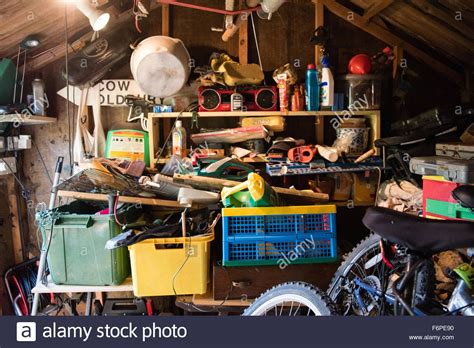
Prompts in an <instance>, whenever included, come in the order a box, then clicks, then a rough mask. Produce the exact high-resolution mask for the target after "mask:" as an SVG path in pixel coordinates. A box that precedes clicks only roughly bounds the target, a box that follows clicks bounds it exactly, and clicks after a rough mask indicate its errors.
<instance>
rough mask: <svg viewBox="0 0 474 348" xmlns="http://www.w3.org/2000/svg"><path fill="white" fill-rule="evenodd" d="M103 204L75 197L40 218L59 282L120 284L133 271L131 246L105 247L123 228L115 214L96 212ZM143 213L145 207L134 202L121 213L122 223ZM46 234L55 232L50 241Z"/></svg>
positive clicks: (54, 277) (51, 265) (52, 271)
mask: <svg viewBox="0 0 474 348" xmlns="http://www.w3.org/2000/svg"><path fill="white" fill-rule="evenodd" d="M101 208H103V207H101ZM101 208H98V207H97V206H92V205H89V204H87V203H84V202H81V201H75V202H72V203H71V204H68V205H63V206H61V207H59V208H57V209H56V210H54V213H53V215H52V218H51V219H48V221H44V220H43V221H41V220H40V223H41V226H42V228H41V231H42V237H43V243H45V244H44V245H43V248H45V249H47V261H48V268H49V273H50V275H51V279H52V281H53V282H54V283H55V284H68V285H96V286H100V285H120V284H122V282H123V281H124V280H125V278H127V277H128V276H129V275H130V261H129V255H128V250H127V248H117V249H113V250H106V249H105V243H106V242H107V241H108V240H109V239H111V238H113V237H115V236H117V235H118V234H120V233H121V232H122V230H121V228H120V226H119V225H118V224H117V223H116V221H115V218H114V215H96V214H95V213H97V212H98V211H99V210H101ZM140 216H141V211H140V210H138V209H137V208H135V207H133V206H131V207H130V208H129V209H128V210H126V211H121V212H118V213H117V218H118V220H119V222H121V223H131V222H134V221H136V220H137V219H138V218H139V217H140ZM51 222H52V223H51ZM46 234H48V235H49V234H51V236H52V237H51V241H50V242H49V243H48V244H46V243H47V242H48V239H47V238H46Z"/></svg>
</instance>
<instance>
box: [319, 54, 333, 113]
mask: <svg viewBox="0 0 474 348" xmlns="http://www.w3.org/2000/svg"><path fill="white" fill-rule="evenodd" d="M322 65H323V69H322V71H321V92H320V93H321V106H333V105H334V77H333V75H332V71H331V69H330V68H329V60H328V58H327V56H324V57H323V59H322Z"/></svg>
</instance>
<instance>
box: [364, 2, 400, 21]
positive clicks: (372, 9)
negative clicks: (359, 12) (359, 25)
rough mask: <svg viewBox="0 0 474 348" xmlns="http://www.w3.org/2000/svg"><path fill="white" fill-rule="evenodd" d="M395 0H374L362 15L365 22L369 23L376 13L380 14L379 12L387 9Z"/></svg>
mask: <svg viewBox="0 0 474 348" xmlns="http://www.w3.org/2000/svg"><path fill="white" fill-rule="evenodd" d="M393 2H394V0H380V1H378V0H377V1H374V2H373V3H372V5H370V6H369V7H368V8H367V9H366V10H365V12H364V15H363V16H362V20H363V21H364V23H368V22H369V21H370V19H371V18H372V17H374V16H376V15H378V14H379V12H382V11H383V10H385V9H386V8H387V7H389V6H390V5H391V4H393Z"/></svg>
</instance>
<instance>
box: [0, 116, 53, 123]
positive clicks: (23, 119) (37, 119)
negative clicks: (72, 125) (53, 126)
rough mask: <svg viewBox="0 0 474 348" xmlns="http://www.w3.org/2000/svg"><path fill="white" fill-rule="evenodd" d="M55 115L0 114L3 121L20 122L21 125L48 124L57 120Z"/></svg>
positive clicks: (0, 120)
mask: <svg viewBox="0 0 474 348" xmlns="http://www.w3.org/2000/svg"><path fill="white" fill-rule="evenodd" d="M56 121H57V120H56V118H55V117H48V116H35V115H22V114H6V115H0V123H1V122H18V123H19V124H20V125H35V124H48V123H54V122H56Z"/></svg>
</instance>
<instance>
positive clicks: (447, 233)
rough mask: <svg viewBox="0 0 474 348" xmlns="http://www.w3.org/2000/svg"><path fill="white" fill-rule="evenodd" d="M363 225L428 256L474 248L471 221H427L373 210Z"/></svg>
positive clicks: (376, 208)
mask: <svg viewBox="0 0 474 348" xmlns="http://www.w3.org/2000/svg"><path fill="white" fill-rule="evenodd" d="M362 222H363V223H364V225H365V226H366V227H367V228H368V229H370V230H372V231H373V232H375V233H376V234H378V235H379V236H381V237H382V238H385V239H387V240H388V241H390V242H392V243H397V244H400V245H403V246H406V247H407V248H409V249H410V250H413V251H420V252H423V253H425V254H435V253H438V252H441V251H446V250H452V249H458V248H469V247H474V222H471V221H459V220H456V221H453V220H451V221H450V220H434V219H425V218H421V217H418V216H415V215H410V214H407V213H401V212H398V211H395V210H392V209H387V208H381V207H371V208H368V209H367V211H366V213H365V215H364V218H363V219H362Z"/></svg>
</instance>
